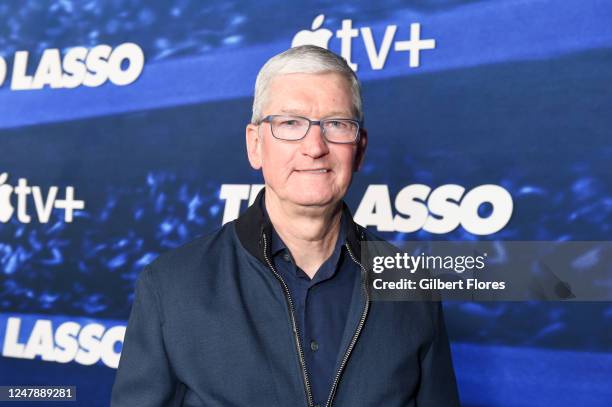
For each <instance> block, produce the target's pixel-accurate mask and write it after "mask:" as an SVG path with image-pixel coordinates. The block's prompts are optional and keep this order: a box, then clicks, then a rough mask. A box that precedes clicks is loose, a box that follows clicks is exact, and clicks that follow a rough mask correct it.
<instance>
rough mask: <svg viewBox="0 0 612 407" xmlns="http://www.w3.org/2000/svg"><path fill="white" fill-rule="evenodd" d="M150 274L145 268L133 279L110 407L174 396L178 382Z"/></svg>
mask: <svg viewBox="0 0 612 407" xmlns="http://www.w3.org/2000/svg"><path fill="white" fill-rule="evenodd" d="M151 277H152V276H151V270H149V269H148V268H145V269H144V270H143V271H142V272H141V273H140V275H139V277H138V280H137V282H136V292H135V297H134V303H133V305H132V311H131V313H130V317H129V320H128V326H127V329H126V333H125V337H124V341H123V348H122V351H121V359H120V361H119V368H118V370H117V375H116V376H115V383H114V385H113V390H112V395H111V406H112V407H123V406H126V407H128V406H129V407H138V406H147V407H154V406H167V405H171V404H172V399H173V398H174V396H175V391H176V389H177V384H178V383H177V379H176V377H175V376H174V373H173V372H172V369H171V367H170V363H169V361H168V356H167V355H166V350H165V348H164V341H163V336H162V325H163V314H162V313H161V312H160V311H161V307H160V303H159V301H158V297H157V292H156V290H155V287H154V285H153V281H152V280H151Z"/></svg>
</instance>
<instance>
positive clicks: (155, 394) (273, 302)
mask: <svg viewBox="0 0 612 407" xmlns="http://www.w3.org/2000/svg"><path fill="white" fill-rule="evenodd" d="M263 193H264V191H263V190H262V192H261V193H260V195H259V196H258V198H257V200H256V201H255V203H254V204H253V205H251V206H250V207H249V209H247V211H246V212H245V213H244V214H243V215H242V216H240V217H239V218H238V219H237V220H236V221H233V222H230V223H227V224H226V225H225V226H223V227H222V228H221V229H220V230H218V231H216V232H215V233H213V234H212V235H209V236H205V237H202V238H199V239H196V240H195V241H193V242H191V243H188V244H186V245H184V246H182V247H180V248H178V249H175V250H173V251H170V252H168V253H165V254H163V255H161V256H160V257H159V258H158V259H156V260H155V261H154V262H153V263H151V264H150V265H149V266H147V267H146V268H145V270H144V271H143V272H142V273H141V274H140V276H139V278H138V281H137V285H136V295H135V299H134V304H133V306H132V311H131V314H130V317H129V321H128V327H127V331H126V335H125V339H124V343H123V350H122V353H121V360H120V363H119V368H118V371H117V375H116V378H115V384H114V386H113V392H112V400H111V405H112V406H114V407H123V406H125V407H138V406H223V407H234V406H266V407H271V406H278V407H294V406H309V407H312V404H313V403H312V394H311V389H310V379H309V378H308V373H307V371H306V369H305V365H304V355H303V351H302V349H303V344H301V343H300V339H299V333H298V328H297V321H296V318H295V315H294V311H293V303H292V300H291V298H290V295H289V292H288V290H287V287H286V285H285V283H284V281H283V280H282V278H281V277H280V275H278V273H277V272H276V270H275V269H274V267H273V265H272V263H271V261H270V242H271V230H272V226H271V224H270V223H269V221H268V220H266V218H265V216H264V215H263V213H262V210H261V206H260V204H261V198H262V195H263ZM344 211H345V214H346V215H347V216H348V218H349V219H350V221H349V222H347V230H346V233H347V243H346V245H347V250H348V252H349V254H350V255H351V258H352V259H353V261H355V262H358V263H360V258H361V247H360V246H361V242H362V241H368V240H378V239H377V238H376V237H374V236H372V235H370V234H369V232H367V231H366V230H365V229H364V228H362V227H361V226H359V225H357V224H356V223H354V221H353V220H352V217H351V215H350V212H349V211H348V208H347V207H346V205H345V206H344ZM362 269H363V268H362ZM365 281H366V279H365V270H363V273H362V279H361V280H357V281H356V283H355V286H354V287H353V296H352V301H351V304H350V309H349V314H348V320H347V325H346V329H345V332H344V334H343V339H342V344H341V352H340V354H339V356H338V360H337V362H336V372H337V373H336V375H335V379H334V382H333V384H332V387H331V388H330V391H329V398H328V400H327V406H331V405H333V406H350V407H355V406H376V407H379V406H384V407H395V406H440V407H453V406H458V405H459V402H458V396H457V387H456V383H455V376H454V372H453V368H452V362H451V355H450V350H449V344H448V339H447V336H446V331H445V327H444V320H443V317H442V308H441V306H440V303H439V302H433V301H423V302H415V301H412V302H401V301H389V302H383V301H369V297H368V294H367V291H366V289H365Z"/></svg>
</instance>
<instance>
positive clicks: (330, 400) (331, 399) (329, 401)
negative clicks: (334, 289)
mask: <svg viewBox="0 0 612 407" xmlns="http://www.w3.org/2000/svg"><path fill="white" fill-rule="evenodd" d="M345 246H346V250H347V251H348V253H349V255H350V256H351V259H352V260H353V261H354V262H355V263H357V265H359V268H361V281H362V288H363V293H364V295H365V306H364V307H363V312H362V314H361V319H360V320H359V325H357V329H356V330H355V334H353V339H351V342H350V343H349V346H348V348H347V349H346V352H345V353H344V357H343V358H342V362H341V363H340V367H339V368H338V371H337V372H336V376H335V377H334V381H333V383H332V387H331V391H330V393H329V397H328V398H327V403H325V407H332V403H333V402H334V397H335V395H336V390H337V389H338V383H339V381H340V377H341V376H342V371H343V370H344V367H345V366H346V362H348V359H349V356H350V355H351V352H352V351H353V348H354V347H355V343H357V338H359V334H361V330H362V329H363V325H364V324H365V320H366V317H367V316H368V311H369V309H370V297H369V295H368V290H367V287H366V271H365V268H363V266H362V265H361V263H360V262H358V261H357V259H356V258H355V255H354V254H353V251H352V250H351V248H350V246H349V245H348V243H345Z"/></svg>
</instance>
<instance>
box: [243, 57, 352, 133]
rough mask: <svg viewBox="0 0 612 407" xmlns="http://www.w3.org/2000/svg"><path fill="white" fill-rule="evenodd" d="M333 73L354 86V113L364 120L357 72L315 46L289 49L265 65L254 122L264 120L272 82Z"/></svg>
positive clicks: (258, 85)
mask: <svg viewBox="0 0 612 407" xmlns="http://www.w3.org/2000/svg"><path fill="white" fill-rule="evenodd" d="M327 72H334V73H338V74H340V75H341V76H342V77H343V78H345V79H346V80H347V81H348V83H349V84H350V86H351V94H352V102H353V111H354V114H355V115H356V118H357V119H359V120H360V121H363V110H362V102H361V85H360V84H359V80H358V79H357V76H356V75H355V72H353V70H352V69H351V68H350V67H349V66H348V64H347V63H346V61H345V60H344V59H343V58H342V57H340V56H338V55H336V54H334V53H333V52H331V51H328V50H326V49H325V48H321V47H317V46H315V45H301V46H299V47H294V48H290V49H288V50H286V51H284V52H282V53H280V54H278V55H275V56H273V57H272V58H270V59H269V60H268V62H266V63H265V64H264V66H263V67H262V68H261V69H260V70H259V73H258V74H257V80H256V81H255V97H254V98H253V116H252V117H251V123H253V124H258V123H259V122H260V121H261V119H263V117H262V116H261V115H262V109H263V106H264V104H265V102H266V97H267V90H268V86H269V85H270V82H271V81H272V79H274V78H275V77H277V76H279V75H286V74H292V73H309V74H317V73H327Z"/></svg>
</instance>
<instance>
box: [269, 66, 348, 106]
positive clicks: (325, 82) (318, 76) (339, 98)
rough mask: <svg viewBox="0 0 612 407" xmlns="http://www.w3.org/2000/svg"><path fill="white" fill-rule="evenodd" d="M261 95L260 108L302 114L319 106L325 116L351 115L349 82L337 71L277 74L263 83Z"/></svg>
mask: <svg viewBox="0 0 612 407" xmlns="http://www.w3.org/2000/svg"><path fill="white" fill-rule="evenodd" d="M263 96H264V98H263V110H264V111H267V110H269V109H274V110H275V111H276V112H278V113H288V114H303V113H305V112H307V111H308V110H309V109H311V108H313V107H321V108H325V110H326V114H328V115H332V114H336V115H342V116H347V115H349V116H352V115H354V114H355V112H354V110H355V107H354V106H353V101H352V88H351V84H350V82H349V80H348V79H346V78H345V77H344V76H342V75H341V74H339V73H337V72H321V73H285V74H279V75H276V76H274V77H273V78H272V79H271V80H270V82H269V83H268V84H267V86H266V89H265V92H264V95H263ZM281 110H282V112H281Z"/></svg>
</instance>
